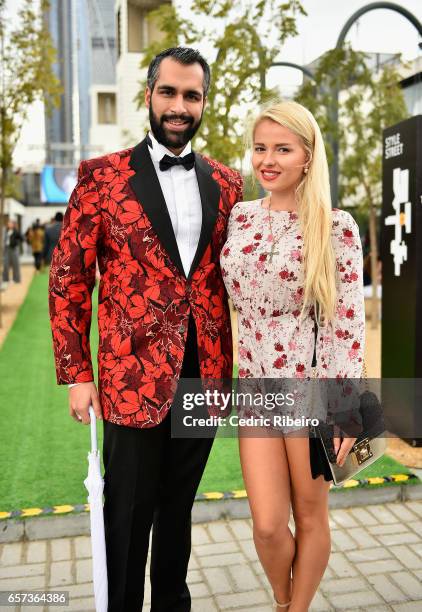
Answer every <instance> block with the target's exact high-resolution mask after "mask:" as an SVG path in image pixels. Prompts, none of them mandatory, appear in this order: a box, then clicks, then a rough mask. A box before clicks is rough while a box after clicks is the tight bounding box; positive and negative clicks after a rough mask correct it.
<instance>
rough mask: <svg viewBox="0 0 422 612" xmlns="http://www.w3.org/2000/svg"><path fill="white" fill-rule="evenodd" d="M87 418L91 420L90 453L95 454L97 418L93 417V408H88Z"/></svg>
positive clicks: (96, 448)
mask: <svg viewBox="0 0 422 612" xmlns="http://www.w3.org/2000/svg"><path fill="white" fill-rule="evenodd" d="M89 416H90V419H91V451H93V452H96V451H97V450H98V447H97V417H96V416H95V412H94V408H93V407H92V406H90V407H89Z"/></svg>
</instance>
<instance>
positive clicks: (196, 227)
mask: <svg viewBox="0 0 422 612" xmlns="http://www.w3.org/2000/svg"><path fill="white" fill-rule="evenodd" d="M209 81H210V71H209V66H208V64H207V63H206V61H205V60H204V59H203V58H202V56H201V55H200V54H199V53H198V52H197V51H194V50H192V49H186V48H181V47H178V48H173V49H167V50H166V51H164V52H162V53H160V54H159V55H158V56H157V57H156V58H154V60H153V61H152V62H151V65H150V67H149V70H148V81H147V82H148V86H147V89H146V93H145V102H146V106H147V108H148V109H149V118H150V125H151V130H150V132H149V134H148V135H147V137H146V139H145V140H143V141H142V142H141V143H140V144H138V145H137V146H136V147H134V148H133V149H127V150H125V151H120V152H118V153H114V154H110V155H106V156H104V157H100V158H98V159H92V160H88V161H84V162H82V163H81V165H80V168H79V182H78V184H77V186H76V188H75V190H74V191H73V193H72V196H71V199H70V202H69V206H68V208H67V211H66V215H65V218H64V223H63V229H62V232H61V236H60V240H59V243H58V245H57V247H56V249H55V251H54V254H53V259H52V264H51V272H50V288H49V289H50V291H49V296H50V297H49V301H50V316H51V326H52V332H53V344H54V352H55V363H56V370H57V381H58V383H59V384H69V385H70V390H69V407H70V414H71V416H72V417H73V418H75V419H76V420H78V421H81V422H83V423H89V416H88V408H89V405H90V404H92V405H93V407H94V410H95V413H96V415H97V417H98V418H101V416H103V418H104V452H103V457H104V466H105V504H104V515H105V523H106V547H107V565H108V580H109V610H110V611H116V612H117V611H119V612H122V611H130V612H134V611H135V610H136V611H139V610H141V608H142V603H143V591H144V576H145V564H146V559H147V553H148V544H149V535H150V531H151V527H152V550H151V571H150V575H151V610H154V611H156V612H186V611H188V610H190V609H191V606H190V595H189V589H188V587H187V585H186V572H187V565H188V561H189V556H190V529H191V526H190V513H191V509H192V504H193V500H194V497H195V493H196V490H197V487H198V484H199V482H200V479H201V476H202V473H203V470H204V468H205V464H206V461H207V458H208V455H209V452H210V449H211V445H212V439H203V438H201V439H183V438H172V437H171V430H170V418H169V417H168V418H166V417H167V416H168V413H169V410H170V408H171V406H172V403H173V402H174V399H175V398H174V396H175V389H176V387H177V385H175V384H173V383H174V381H177V380H178V379H179V378H180V377H184V378H199V377H202V378H203V379H204V378H231V374H232V343H231V330H230V316H229V310H228V305H227V300H226V293H225V289H224V284H223V281H222V277H221V271H220V267H219V254H220V250H221V246H222V245H223V244H224V242H225V239H226V225H227V221H228V217H229V214H230V210H231V208H232V207H233V205H234V204H235V203H236V202H237V201H238V200H240V199H241V192H242V180H241V177H240V175H239V174H238V173H237V172H234V171H233V170H230V169H229V168H227V167H225V166H223V165H222V164H220V163H218V162H216V161H213V160H211V159H208V158H206V157H204V156H202V155H199V154H197V153H193V152H192V151H191V145H190V141H191V139H192V137H193V136H194V134H195V132H196V131H197V130H198V128H199V126H200V123H201V119H202V113H203V110H204V105H205V101H206V95H207V91H208V88H209ZM96 261H98V266H99V270H100V274H101V280H100V286H99V298H98V327H99V350H98V370H99V379H98V380H99V385H98V386H99V392H98V394H97V389H96V386H95V383H94V382H93V380H94V375H93V367H92V362H91V354H90V345H89V332H90V325H91V312H92V302H91V294H92V291H93V288H94V284H95V274H96Z"/></svg>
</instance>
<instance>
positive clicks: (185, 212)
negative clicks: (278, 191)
mask: <svg viewBox="0 0 422 612" xmlns="http://www.w3.org/2000/svg"><path fill="white" fill-rule="evenodd" d="M148 135H149V138H150V141H151V143H152V147H150V146H148V150H149V152H150V155H151V159H152V163H153V165H154V168H155V171H156V173H157V177H158V180H159V182H160V186H161V191H162V192H163V196H164V200H165V202H166V204H167V210H168V212H169V215H170V220H171V224H172V226H173V231H174V235H175V237H176V242H177V248H178V249H179V254H180V259H181V260H182V264H183V270H184V271H185V275H186V276H188V274H189V270H190V267H191V265H192V261H193V258H194V257H195V253H196V249H197V246H198V242H199V235H200V233H201V225H202V206H201V196H200V193H199V187H198V180H197V178H196V172H195V168H192V169H191V170H186V169H185V168H184V167H183V166H172V167H171V168H169V169H168V170H160V160H162V159H163V157H164V155H169V156H170V157H176V156H175V155H174V153H172V152H171V151H169V150H168V149H166V147H164V146H163V145H162V144H160V143H159V142H158V141H157V140H156V139H155V138H154V136H153V134H152V133H151V132H149V134H148ZM191 150H192V147H191V144H190V142H188V144H187V145H186V146H185V148H184V149H183V151H182V153H181V154H180V157H184V156H185V155H188V153H190V152H191ZM164 247H165V245H164ZM78 384H81V383H71V384H70V385H69V388H70V387H73V386H75V385H78Z"/></svg>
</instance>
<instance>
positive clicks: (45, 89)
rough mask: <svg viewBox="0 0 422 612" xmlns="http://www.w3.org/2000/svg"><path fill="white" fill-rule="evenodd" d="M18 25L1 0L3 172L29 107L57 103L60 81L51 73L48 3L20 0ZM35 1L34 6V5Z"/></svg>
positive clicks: (0, 163)
mask: <svg viewBox="0 0 422 612" xmlns="http://www.w3.org/2000/svg"><path fill="white" fill-rule="evenodd" d="M21 4H22V7H21V9H20V11H19V15H18V24H17V26H16V27H15V28H14V29H10V28H9V27H8V24H7V22H6V17H5V14H4V10H5V7H6V1H5V0H1V2H0V44H1V47H0V55H1V67H0V88H1V99H0V122H1V147H0V167H1V169H2V173H3V175H5V174H7V173H8V171H9V170H10V168H11V166H12V155H13V150H14V148H15V146H16V142H17V140H18V138H19V135H20V129H21V126H22V124H23V121H24V120H25V118H26V115H27V111H28V108H29V106H30V105H31V104H32V103H33V102H35V101H36V100H40V99H41V100H45V102H46V105H47V108H48V109H51V108H52V106H53V105H57V104H58V102H59V95H60V91H61V90H60V83H59V81H58V79H57V77H56V76H55V74H54V73H53V69H52V64H53V62H54V60H55V50H54V47H53V45H52V42H51V38H50V35H49V32H48V28H47V24H46V21H45V18H44V15H45V12H46V11H47V10H48V6H49V3H48V2H47V1H46V0H41V2H40V6H38V7H37V3H34V2H33V0H22V2H21ZM34 4H35V7H34Z"/></svg>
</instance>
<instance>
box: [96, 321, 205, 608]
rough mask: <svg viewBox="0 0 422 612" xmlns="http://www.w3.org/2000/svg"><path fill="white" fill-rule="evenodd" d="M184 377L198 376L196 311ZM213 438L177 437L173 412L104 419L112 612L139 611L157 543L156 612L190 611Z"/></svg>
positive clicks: (152, 572) (153, 598)
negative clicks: (149, 418)
mask: <svg viewBox="0 0 422 612" xmlns="http://www.w3.org/2000/svg"><path fill="white" fill-rule="evenodd" d="M181 376H182V377H184V378H199V362H198V349H197V339H196V329H195V324H194V321H193V319H192V316H191V317H190V320H189V330H188V338H187V343H186V350H185V356H184V361H183V367H182V374H181ZM212 443H213V439H203V438H199V439H184V438H175V439H172V438H171V418H170V415H168V416H167V418H165V419H164V421H163V422H162V423H160V424H159V425H157V426H156V427H152V428H150V429H135V428H132V427H123V426H120V425H115V424H113V423H108V422H107V421H105V422H104V448H103V457H104V467H105V476H104V480H105V489H104V495H105V503H104V520H105V531H106V550H107V570H108V587H109V605H108V610H109V612H140V611H141V610H142V604H143V597H144V580H145V565H146V560H147V554H148V545H149V536H150V531H151V527H152V543H151V567H150V579H151V612H189V610H190V609H191V602H190V594H189V589H188V587H187V585H186V573H187V567H188V563H189V557H190V552H191V509H192V505H193V501H194V498H195V493H196V490H197V488H198V485H199V482H200V480H201V477H202V473H203V471H204V468H205V465H206V462H207V459H208V455H209V453H210V450H211V446H212Z"/></svg>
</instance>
